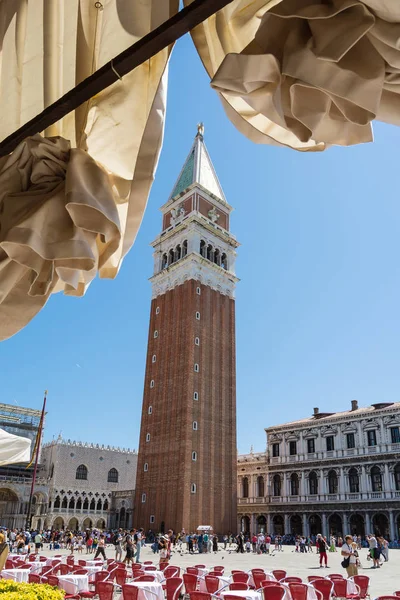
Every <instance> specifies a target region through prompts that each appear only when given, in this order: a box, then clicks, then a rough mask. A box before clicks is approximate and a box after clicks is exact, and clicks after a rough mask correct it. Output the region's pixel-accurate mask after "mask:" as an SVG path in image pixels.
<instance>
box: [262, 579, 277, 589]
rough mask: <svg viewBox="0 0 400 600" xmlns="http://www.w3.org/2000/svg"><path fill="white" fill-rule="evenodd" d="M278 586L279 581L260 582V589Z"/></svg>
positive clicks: (266, 580)
mask: <svg viewBox="0 0 400 600" xmlns="http://www.w3.org/2000/svg"><path fill="white" fill-rule="evenodd" d="M274 585H275V586H280V585H281V583H280V581H271V579H263V580H262V582H261V587H262V588H266V587H271V586H272V587H273V586H274Z"/></svg>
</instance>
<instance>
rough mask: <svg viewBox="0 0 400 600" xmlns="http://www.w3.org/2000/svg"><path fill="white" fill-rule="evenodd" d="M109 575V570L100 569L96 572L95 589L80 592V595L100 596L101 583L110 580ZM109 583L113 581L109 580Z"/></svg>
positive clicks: (88, 596)
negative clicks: (99, 586) (99, 587)
mask: <svg viewBox="0 0 400 600" xmlns="http://www.w3.org/2000/svg"><path fill="white" fill-rule="evenodd" d="M109 577H110V574H109V572H108V571H98V572H97V573H95V574H94V590H89V591H85V592H79V595H80V597H81V598H94V597H95V596H98V594H99V591H98V585H99V583H103V582H104V581H106V580H108V579H109ZM109 583H111V582H109Z"/></svg>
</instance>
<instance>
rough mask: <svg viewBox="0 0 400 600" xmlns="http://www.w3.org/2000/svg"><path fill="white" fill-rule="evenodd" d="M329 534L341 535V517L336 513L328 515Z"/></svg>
mask: <svg viewBox="0 0 400 600" xmlns="http://www.w3.org/2000/svg"><path fill="white" fill-rule="evenodd" d="M329 535H334V536H335V537H337V536H338V535H343V526H342V518H341V517H340V516H339V515H338V514H337V513H333V515H331V516H330V517H329Z"/></svg>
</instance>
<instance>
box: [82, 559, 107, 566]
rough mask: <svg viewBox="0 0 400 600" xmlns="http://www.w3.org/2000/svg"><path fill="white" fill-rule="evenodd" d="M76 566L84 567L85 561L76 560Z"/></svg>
mask: <svg viewBox="0 0 400 600" xmlns="http://www.w3.org/2000/svg"><path fill="white" fill-rule="evenodd" d="M107 564H108V563H107ZM78 565H80V566H81V567H86V560H78Z"/></svg>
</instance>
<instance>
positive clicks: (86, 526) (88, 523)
mask: <svg viewBox="0 0 400 600" xmlns="http://www.w3.org/2000/svg"><path fill="white" fill-rule="evenodd" d="M92 527H93V523H92V519H89V517H87V518H86V519H85V520H84V521H83V523H82V529H83V530H84V531H85V529H92Z"/></svg>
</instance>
